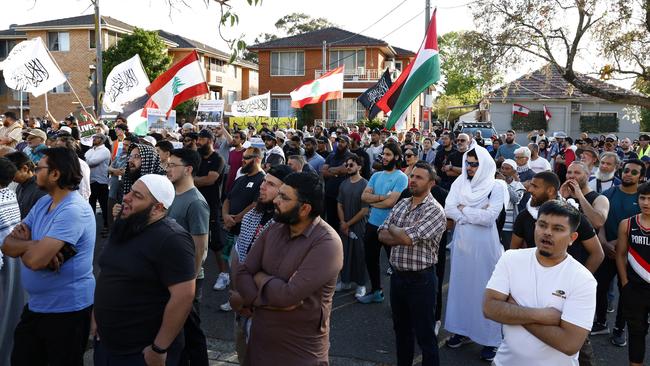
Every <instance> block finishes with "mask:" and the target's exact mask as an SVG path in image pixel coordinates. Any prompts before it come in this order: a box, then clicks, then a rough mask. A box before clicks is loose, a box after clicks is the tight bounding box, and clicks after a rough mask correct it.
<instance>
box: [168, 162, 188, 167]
mask: <svg viewBox="0 0 650 366" xmlns="http://www.w3.org/2000/svg"><path fill="white" fill-rule="evenodd" d="M177 166H188V165H185V164H176V163H167V167H168V168H176V167H177Z"/></svg>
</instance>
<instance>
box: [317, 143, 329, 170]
mask: <svg viewBox="0 0 650 366" xmlns="http://www.w3.org/2000/svg"><path fill="white" fill-rule="evenodd" d="M316 141H317V142H318V146H317V148H316V152H317V153H318V155H320V156H321V157H323V159H327V157H328V156H330V141H329V139H328V138H327V137H326V136H321V137H319V138H317V140H316ZM322 169H323V168H322V166H321V170H322Z"/></svg>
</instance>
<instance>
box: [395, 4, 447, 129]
mask: <svg viewBox="0 0 650 366" xmlns="http://www.w3.org/2000/svg"><path fill="white" fill-rule="evenodd" d="M437 37H438V35H437V33H436V10H434V11H433V16H432V17H431V21H430V22H429V28H428V29H427V35H426V37H425V38H424V42H423V43H422V47H420V50H419V51H418V54H417V56H415V61H413V62H412V64H413V67H412V68H411V69H410V71H409V72H408V77H407V78H406V81H405V82H404V86H403V87H402V91H401V93H400V94H399V97H398V98H397V101H396V102H395V107H394V108H393V110H392V111H391V113H390V117H389V118H388V122H387V123H386V128H388V129H390V128H391V127H393V125H395V123H396V122H397V121H398V120H399V118H400V117H401V116H402V114H403V113H404V111H406V109H407V108H408V107H409V106H410V105H411V103H413V101H414V100H415V98H417V97H418V95H420V94H421V93H422V92H423V91H425V90H426V89H427V88H428V87H429V86H430V85H431V84H434V83H435V82H437V81H438V80H440V56H439V55H438V38H437ZM405 71H406V70H405ZM396 84H397V83H396Z"/></svg>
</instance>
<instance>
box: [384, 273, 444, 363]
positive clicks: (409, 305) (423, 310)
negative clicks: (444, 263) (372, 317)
mask: <svg viewBox="0 0 650 366" xmlns="http://www.w3.org/2000/svg"><path fill="white" fill-rule="evenodd" d="M437 282H438V281H437V279H436V273H435V268H433V267H430V268H429V269H427V270H424V271H419V272H402V271H394V272H393V275H392V276H391V277H390V306H391V309H392V312H393V330H394V331H395V344H396V346H397V365H398V366H411V365H412V364H413V353H414V348H415V345H414V341H415V339H417V342H418V345H419V346H420V349H421V350H422V366H431V365H439V364H440V360H439V359H438V339H437V337H436V333H435V319H434V309H435V307H436V287H437V286H436V285H437ZM414 336H415V337H414ZM414 338H415V339H414Z"/></svg>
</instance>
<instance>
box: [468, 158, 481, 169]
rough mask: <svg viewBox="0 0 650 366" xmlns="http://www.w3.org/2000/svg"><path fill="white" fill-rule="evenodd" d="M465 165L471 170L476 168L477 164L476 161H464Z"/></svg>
mask: <svg viewBox="0 0 650 366" xmlns="http://www.w3.org/2000/svg"><path fill="white" fill-rule="evenodd" d="M465 165H467V166H469V167H472V168H478V166H479V163H478V161H467V160H466V161H465Z"/></svg>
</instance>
